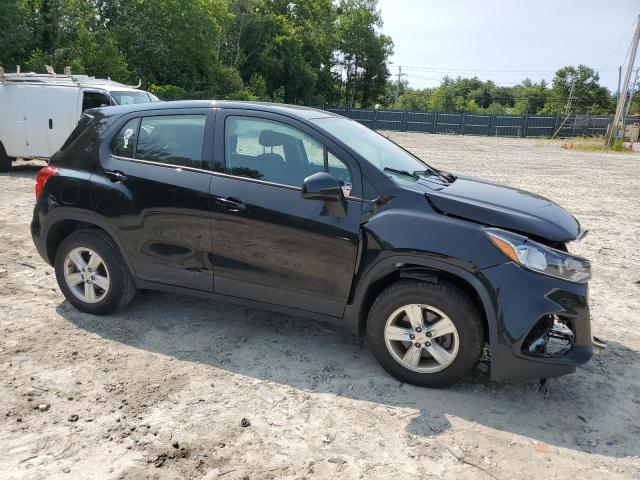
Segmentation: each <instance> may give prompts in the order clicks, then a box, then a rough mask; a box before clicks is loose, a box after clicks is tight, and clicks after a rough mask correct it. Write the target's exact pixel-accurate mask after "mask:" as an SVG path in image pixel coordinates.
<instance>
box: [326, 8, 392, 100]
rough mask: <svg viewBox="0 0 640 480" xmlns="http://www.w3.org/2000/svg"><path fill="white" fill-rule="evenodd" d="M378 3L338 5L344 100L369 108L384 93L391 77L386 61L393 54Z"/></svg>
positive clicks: (340, 63)
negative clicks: (383, 28) (381, 30)
mask: <svg viewBox="0 0 640 480" xmlns="http://www.w3.org/2000/svg"><path fill="white" fill-rule="evenodd" d="M377 3H378V2H377V0H341V2H340V4H339V6H338V50H339V57H340V58H339V65H340V67H341V68H342V71H343V75H344V77H345V79H346V84H345V91H344V94H345V100H346V103H347V104H349V105H355V104H356V103H357V102H358V101H359V102H360V104H361V106H363V107H367V106H369V105H371V103H373V101H375V100H376V99H377V98H378V97H380V96H381V95H383V94H384V91H385V88H386V83H387V80H388V78H389V76H390V73H389V69H388V67H387V60H388V58H389V56H390V55H391V54H392V53H393V42H392V41H391V38H390V37H387V36H386V35H382V34H380V33H378V32H377V31H376V27H377V28H381V27H382V17H381V15H380V12H379V11H378V10H377Z"/></svg>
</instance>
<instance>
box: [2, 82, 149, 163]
mask: <svg viewBox="0 0 640 480" xmlns="http://www.w3.org/2000/svg"><path fill="white" fill-rule="evenodd" d="M153 101H158V98H157V97H156V96H154V95H153V94H151V93H149V92H145V91H143V90H138V89H137V88H133V87H129V86H127V85H123V84H121V83H117V82H113V81H111V80H101V79H97V78H93V77H89V76H86V75H56V74H35V73H4V72H3V70H2V69H0V172H6V171H8V170H9V169H10V168H11V163H12V161H13V160H14V159H16V158H22V159H29V158H44V159H46V158H49V157H51V156H52V155H53V154H54V153H55V152H57V151H58V150H59V148H60V147H61V146H62V144H63V143H64V142H65V140H66V139H67V137H68V136H69V134H70V133H71V132H72V131H73V129H74V128H75V126H76V124H77V123H78V120H79V119H80V117H81V116H82V112H84V111H85V110H87V109H89V108H96V107H103V106H109V105H126V104H132V103H148V102H153Z"/></svg>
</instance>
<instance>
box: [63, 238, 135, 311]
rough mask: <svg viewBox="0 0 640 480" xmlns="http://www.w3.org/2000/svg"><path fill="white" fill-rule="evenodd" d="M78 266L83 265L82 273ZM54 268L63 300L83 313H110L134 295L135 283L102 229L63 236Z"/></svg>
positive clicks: (114, 245) (117, 250) (115, 246)
mask: <svg viewBox="0 0 640 480" xmlns="http://www.w3.org/2000/svg"><path fill="white" fill-rule="evenodd" d="M96 254H97V255H96ZM78 255H79V256H80V259H78ZM92 259H93V260H94V262H93V263H92ZM98 260H100V262H101V263H100V264H98V263H97V261H98ZM82 261H84V264H83V263H82ZM79 264H83V265H84V267H85V271H84V272H82V271H81V269H80V268H79ZM92 266H93V268H91V267H92ZM54 267H55V271H56V279H57V280H58V285H59V286H60V290H62V293H63V294H64V296H65V297H66V299H67V300H68V301H69V303H71V304H72V305H73V306H74V307H76V308H77V309H78V310H80V311H82V312H85V313H92V314H94V315H106V314H108V313H112V312H114V311H116V310H118V309H120V308H123V307H125V306H126V305H127V304H128V303H129V302H130V301H131V299H132V298H133V296H134V295H135V293H136V286H135V282H134V280H133V277H132V276H131V272H130V271H129V268H128V267H127V265H126V263H125V262H124V259H123V258H122V255H121V254H120V251H119V249H118V246H117V245H116V244H115V242H114V241H113V240H112V239H111V237H109V235H107V234H106V233H105V232H103V231H102V230H97V229H89V230H80V231H78V232H74V233H72V234H71V235H69V236H68V237H66V238H65V239H64V240H63V241H62V243H61V244H60V246H59V247H58V251H57V252H56V257H55V261H54ZM89 269H91V270H89ZM89 276H91V277H92V278H91V279H90V278H89ZM105 278H106V281H105ZM87 280H88V281H87ZM91 291H93V296H92V294H91V293H90V292H91Z"/></svg>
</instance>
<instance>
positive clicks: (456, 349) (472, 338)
mask: <svg viewBox="0 0 640 480" xmlns="http://www.w3.org/2000/svg"><path fill="white" fill-rule="evenodd" d="M367 338H368V340H369V345H370V347H371V350H372V351H373V354H374V356H375V357H376V359H377V360H378V362H380V365H382V367H383V368H384V369H385V370H387V372H389V373H390V374H391V375H393V376H394V377H395V378H397V379H398V380H400V381H402V382H406V383H411V384H414V385H420V386H426V387H445V386H448V385H451V384H453V383H455V382H457V381H458V380H460V379H461V378H462V377H464V376H465V375H467V374H468V373H470V372H471V370H473V368H474V367H475V366H476V364H477V363H478V359H479V357H480V354H481V351H482V345H483V338H484V335H483V324H482V321H481V319H480V315H479V313H478V310H477V308H476V307H475V306H474V304H473V303H472V302H471V300H470V299H469V298H468V297H467V296H466V295H465V294H464V293H462V292H461V291H460V290H459V289H458V288H456V287H455V286H453V285H451V284H447V283H439V284H433V283H427V282H420V281H415V280H402V281H399V282H396V283H394V284H393V285H391V286H390V287H388V288H387V289H386V290H384V291H383V292H382V293H381V294H380V296H379V297H378V298H377V299H376V301H375V302H374V303H373V305H372V306H371V311H370V312H369V319H368V321H367Z"/></svg>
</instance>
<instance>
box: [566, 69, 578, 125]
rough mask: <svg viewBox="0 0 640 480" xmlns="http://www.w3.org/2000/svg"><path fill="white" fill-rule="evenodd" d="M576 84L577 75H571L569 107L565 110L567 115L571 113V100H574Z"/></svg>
mask: <svg viewBox="0 0 640 480" xmlns="http://www.w3.org/2000/svg"><path fill="white" fill-rule="evenodd" d="M575 84H576V76H575V75H572V76H571V89H570V90H569V100H567V109H566V110H565V111H564V115H565V116H566V117H568V116H569V114H570V113H571V102H572V100H573V87H574V85H575Z"/></svg>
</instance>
